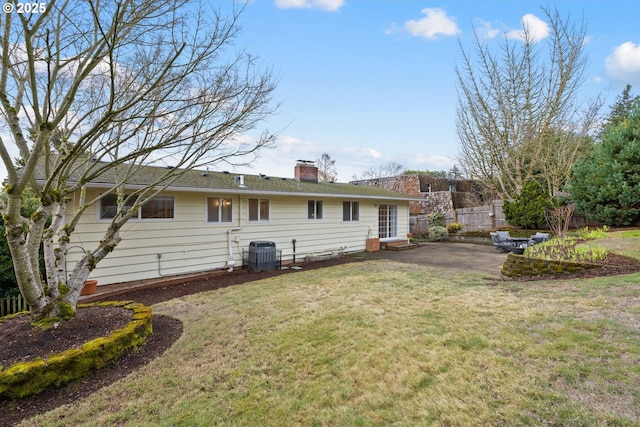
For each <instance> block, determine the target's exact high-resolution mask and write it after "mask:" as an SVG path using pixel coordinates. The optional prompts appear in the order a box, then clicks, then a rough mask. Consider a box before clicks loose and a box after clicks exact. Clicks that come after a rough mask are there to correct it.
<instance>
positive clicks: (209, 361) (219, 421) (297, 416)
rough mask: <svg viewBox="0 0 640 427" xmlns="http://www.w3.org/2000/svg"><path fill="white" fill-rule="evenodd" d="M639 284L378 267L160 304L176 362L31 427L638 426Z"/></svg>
mask: <svg viewBox="0 0 640 427" xmlns="http://www.w3.org/2000/svg"><path fill="white" fill-rule="evenodd" d="M638 283H640V275H638V274H636V275H631V276H623V277H608V278H598V279H591V280H582V281H571V280H566V281H554V282H526V283H518V282H498V283H493V282H487V281H483V280H482V279H481V278H479V277H478V276H476V275H469V274H465V273H461V272H454V271H448V270H444V269H435V268H429V267H419V266H411V265H407V264H401V263H393V262H387V261H377V262H376V261H370V262H362V263H354V264H347V265H341V266H336V267H332V268H328V269H320V270H310V271H302V272H299V273H295V274H289V275H285V276H279V277H275V278H272V279H269V280H265V281H261V282H255V283H250V284H247V285H243V286H236V287H232V288H226V289H222V290H219V291H215V292H208V293H202V294H197V295H192V296H189V297H184V298H180V299H176V300H172V301H169V302H166V303H162V304H159V305H156V306H154V307H153V310H154V314H165V315H169V316H173V317H176V318H178V319H180V320H181V321H182V322H183V324H184V334H183V336H182V337H181V338H180V339H179V341H178V342H176V343H175V344H174V345H173V346H172V347H171V348H170V349H169V350H168V351H167V352H166V353H165V355H163V356H162V357H160V358H158V359H156V360H155V361H153V362H152V363H150V364H149V365H148V366H146V367H144V368H142V369H140V370H139V371H138V372H137V373H135V374H133V375H130V376H129V377H127V378H126V379H124V380H122V381H120V382H118V383H115V384H113V385H111V386H109V387H106V388H104V389H102V390H100V391H98V392H96V393H94V394H92V395H90V396H88V397H87V398H81V399H78V401H76V402H75V403H74V404H73V405H72V406H69V407H61V408H59V409H57V410H55V411H52V412H49V413H47V414H43V415H41V416H38V417H36V418H34V419H32V420H30V421H29V422H25V423H24V424H25V425H37V426H43V425H44V426H49V425H51V426H56V425H64V426H68V425H74V426H77V425H91V426H95V425H100V426H112V425H120V426H210V425H222V426H236V425H238V426H254V425H256V426H257V425H259V426H296V425H304V426H315V425H318V426H347V425H348V426H352V425H354V426H359V425H360V426H379V425H400V426H415V425H437V426H441V425H451V426H453V425H455V426H495V425H518V426H520V425H532V426H533V425H547V424H552V425H566V426H583V425H616V426H625V425H628V426H633V425H638V423H640V387H639V386H638V384H640V367H639V366H640V365H639V364H638V360H640V326H639V325H640V309H639V308H638V301H640V285H638Z"/></svg>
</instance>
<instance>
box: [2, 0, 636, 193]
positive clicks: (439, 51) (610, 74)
mask: <svg viewBox="0 0 640 427" xmlns="http://www.w3.org/2000/svg"><path fill="white" fill-rule="evenodd" d="M234 1H237V0H218V1H217V4H218V5H220V6H221V8H222V9H223V11H224V8H230V7H232V6H233V5H234ZM543 6H548V7H551V8H557V9H558V11H559V12H560V14H561V15H562V16H563V17H569V18H570V19H571V20H572V21H575V22H578V23H579V22H581V21H582V20H584V22H585V24H586V26H587V28H588V31H587V34H588V37H587V40H586V41H585V42H586V44H585V50H586V53H587V55H588V57H589V67H588V69H587V74H586V78H585V81H584V84H583V85H582V87H581V92H580V96H581V97H582V98H583V99H584V100H585V101H586V100H587V99H589V98H593V97H595V96H597V95H601V96H604V97H605V99H606V101H605V104H606V106H609V105H611V104H613V103H614V102H615V98H616V97H617V96H619V95H620V94H621V93H622V90H623V89H624V87H625V85H626V84H631V85H632V86H633V88H632V94H634V95H635V94H639V93H640V27H639V26H638V23H637V20H638V17H639V16H640V2H639V1H637V0H624V1H623V0H602V1H593V0H591V1H590V0H582V1H569V0H558V1H557V2H556V3H548V2H547V0H543V2H542V3H541V2H538V1H528V0H508V1H507V0H475V1H472V0H457V1H442V0H440V1H437V0H435V1H432V0H424V1H423V0H254V1H250V2H249V3H248V4H247V5H246V7H245V9H244V11H243V13H242V15H241V18H240V25H241V26H242V31H241V33H240V36H239V39H238V40H237V41H236V44H237V46H239V47H241V48H243V49H246V51H247V52H250V53H252V54H254V55H257V56H258V58H259V63H260V64H261V66H262V67H264V68H265V69H269V68H270V69H272V70H273V72H274V74H275V76H276V78H277V89H276V91H275V92H274V95H273V98H274V102H275V103H278V104H279V108H278V110H277V113H276V114H274V115H273V116H271V117H269V119H268V120H267V121H266V122H264V123H262V124H261V126H260V127H259V128H258V129H256V130H255V135H253V136H257V135H259V134H260V133H261V132H262V131H263V130H265V129H268V130H270V131H272V132H277V133H278V135H279V136H278V141H277V144H276V147H275V148H273V149H269V150H263V151H261V152H260V158H259V159H257V160H256V161H255V162H254V163H253V164H252V166H251V167H240V168H232V167H231V166H229V165H221V166H220V167H219V168H214V169H219V170H230V171H234V172H237V173H248V174H258V173H262V174H266V175H270V176H278V177H292V176H293V170H294V166H295V162H296V160H312V161H314V160H316V159H318V158H320V157H321V156H322V154H323V153H328V154H329V155H330V156H331V158H332V159H334V160H335V162H336V163H335V165H336V168H337V172H338V181H341V182H347V181H349V180H352V179H353V178H354V176H357V175H361V174H362V172H363V171H365V170H367V169H370V168H378V167H380V166H382V165H384V164H385V163H387V162H390V161H393V162H396V163H399V164H401V165H404V166H405V168H407V169H411V170H449V169H451V168H452V167H453V166H454V164H456V157H457V155H458V151H459V150H458V147H459V141H458V138H457V135H456V106H457V100H458V98H457V92H456V76H455V67H456V65H457V64H458V65H459V64H460V63H461V51H460V48H461V46H462V48H463V49H464V50H465V51H467V52H472V51H473V47H474V44H473V40H474V29H475V31H478V34H479V36H480V37H481V38H482V40H483V42H484V43H487V44H494V45H495V46H498V45H499V44H500V43H502V41H503V39H504V37H511V38H514V37H517V35H518V31H520V30H521V29H522V25H523V22H526V23H527V25H529V26H530V28H534V29H535V31H536V34H539V35H540V38H541V41H543V39H544V37H545V35H546V34H547V31H548V27H547V23H545V22H544V13H543V11H542V9H541V7H543ZM250 136H251V135H250ZM0 169H2V168H0ZM0 176H3V177H4V176H6V174H5V173H4V170H0Z"/></svg>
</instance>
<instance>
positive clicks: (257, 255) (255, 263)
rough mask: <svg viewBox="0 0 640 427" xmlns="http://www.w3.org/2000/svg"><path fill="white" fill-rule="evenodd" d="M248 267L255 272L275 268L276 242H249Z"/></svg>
mask: <svg viewBox="0 0 640 427" xmlns="http://www.w3.org/2000/svg"><path fill="white" fill-rule="evenodd" d="M248 268H249V271H253V272H258V271H270V270H275V269H276V244H275V242H266V241H255V242H251V243H249V259H248Z"/></svg>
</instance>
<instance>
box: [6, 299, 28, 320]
mask: <svg viewBox="0 0 640 427" xmlns="http://www.w3.org/2000/svg"><path fill="white" fill-rule="evenodd" d="M28 310H29V305H28V304H27V302H26V301H25V300H24V298H22V295H20V294H18V295H16V296H14V297H6V298H0V317H3V316H8V315H10V314H14V313H19V312H21V311H28Z"/></svg>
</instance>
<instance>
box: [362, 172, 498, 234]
mask: <svg viewBox="0 0 640 427" xmlns="http://www.w3.org/2000/svg"><path fill="white" fill-rule="evenodd" d="M351 183H352V184H357V185H371V186H374V187H378V188H384V189H387V190H391V191H397V192H400V193H403V194H405V195H408V196H411V197H412V198H413V201H411V202H410V208H409V209H410V215H411V218H412V220H411V222H412V224H414V223H417V222H418V220H419V219H421V218H423V216H424V215H426V214H429V213H432V212H438V213H442V214H444V215H445V217H446V218H449V220H450V222H455V211H456V209H463V208H469V207H474V206H481V205H484V204H486V203H488V202H490V201H491V200H492V198H491V197H490V196H488V195H487V192H486V191H485V190H484V189H483V187H482V185H481V184H480V183H478V182H476V181H473V180H470V179H453V178H444V177H436V176H432V175H429V174H425V173H406V174H402V175H398V176H391V177H384V178H375V179H365V180H358V181H351Z"/></svg>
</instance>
